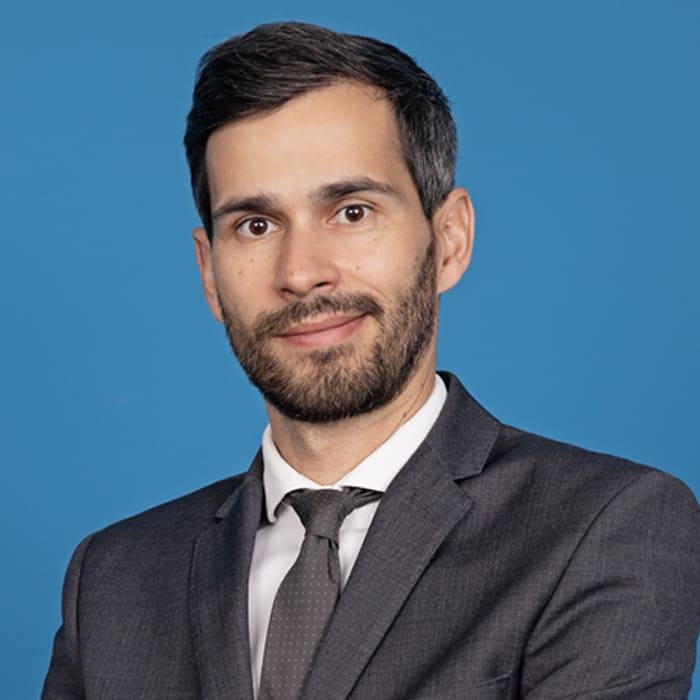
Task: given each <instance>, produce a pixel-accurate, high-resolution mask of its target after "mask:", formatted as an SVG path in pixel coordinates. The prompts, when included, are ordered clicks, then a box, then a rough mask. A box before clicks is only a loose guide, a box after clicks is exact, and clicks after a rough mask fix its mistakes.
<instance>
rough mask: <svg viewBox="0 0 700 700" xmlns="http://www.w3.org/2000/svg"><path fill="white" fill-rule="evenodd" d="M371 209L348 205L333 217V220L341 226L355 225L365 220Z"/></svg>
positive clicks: (358, 205)
mask: <svg viewBox="0 0 700 700" xmlns="http://www.w3.org/2000/svg"><path fill="white" fill-rule="evenodd" d="M371 211H372V209H371V208H370V207H368V206H367V205H366V204H348V205H347V206H346V207H343V208H342V209H340V210H339V211H338V213H337V214H336V215H335V217H334V218H335V220H336V221H338V222H339V223H341V224H357V223H359V222H360V221H363V220H364V219H366V218H367V217H368V216H369V214H370V212H371Z"/></svg>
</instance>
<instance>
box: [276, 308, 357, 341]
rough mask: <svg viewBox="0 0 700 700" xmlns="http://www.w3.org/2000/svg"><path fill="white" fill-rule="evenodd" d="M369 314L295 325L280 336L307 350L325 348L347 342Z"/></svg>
mask: <svg viewBox="0 0 700 700" xmlns="http://www.w3.org/2000/svg"><path fill="white" fill-rule="evenodd" d="M366 317H367V314H359V315H358V314H338V315H334V316H330V317H329V318H325V319H323V320H321V321H308V322H307V321H305V322H302V323H295V324H294V325H293V326H291V327H290V328H288V329H287V330H286V331H285V332H284V333H280V334H279V335H278V337H279V338H281V339H282V340H283V341H285V342H286V343H289V344H290V345H296V346H298V347H305V348H323V347H327V346H329V345H336V344H337V343H342V342H343V341H344V340H347V339H348V338H349V337H350V336H351V335H352V334H353V333H354V332H355V331H356V330H357V329H358V328H359V326H360V325H361V324H362V322H363V321H364V320H365V318H366Z"/></svg>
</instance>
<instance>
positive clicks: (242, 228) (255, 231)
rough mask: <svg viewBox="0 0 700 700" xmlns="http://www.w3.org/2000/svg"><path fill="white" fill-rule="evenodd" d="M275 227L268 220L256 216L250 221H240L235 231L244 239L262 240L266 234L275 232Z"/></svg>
mask: <svg viewBox="0 0 700 700" xmlns="http://www.w3.org/2000/svg"><path fill="white" fill-rule="evenodd" d="M277 228H278V227H277V226H276V225H275V224H274V223H273V222H271V221H270V220H269V219H265V218H263V217H261V216H256V217H253V218H251V219H246V220H245V221H242V222H241V223H240V224H239V225H238V226H237V227H236V230H237V231H238V233H239V234H240V235H241V236H243V237H245V238H262V237H263V236H266V235H267V234H268V233H272V232H273V231H276V230H277Z"/></svg>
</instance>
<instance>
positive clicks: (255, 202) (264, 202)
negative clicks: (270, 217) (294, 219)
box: [211, 194, 279, 221]
mask: <svg viewBox="0 0 700 700" xmlns="http://www.w3.org/2000/svg"><path fill="white" fill-rule="evenodd" d="M278 206H279V202H278V201H277V199H276V198H275V197H270V196H269V195H266V194H256V195H253V196H251V197H242V198H240V199H236V198H234V199H228V200H226V201H225V202H224V203H223V204H221V205H220V206H218V207H217V208H216V209H215V210H214V211H213V212H212V215H211V218H212V221H216V220H217V219H220V218H221V217H222V216H225V215H226V214H233V213H235V212H237V211H272V210H274V209H276V208H278Z"/></svg>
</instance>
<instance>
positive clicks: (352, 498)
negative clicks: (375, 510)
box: [285, 488, 382, 542]
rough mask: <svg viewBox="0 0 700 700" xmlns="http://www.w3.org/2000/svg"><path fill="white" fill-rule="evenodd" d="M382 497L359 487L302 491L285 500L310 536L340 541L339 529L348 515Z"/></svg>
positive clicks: (293, 492)
mask: <svg viewBox="0 0 700 700" xmlns="http://www.w3.org/2000/svg"><path fill="white" fill-rule="evenodd" d="M381 495H382V494H381V493H380V492H379V491H370V490H369V489H360V488H344V489H343V490H342V491H338V490H337V489H315V490H314V489H299V490H297V491H292V492H291V493H288V494H287V496H286V498H285V500H286V501H287V502H288V503H289V504H290V505H291V506H292V508H294V510H295V511H296V513H297V515H298V516H299V519H300V520H301V522H302V523H303V525H304V527H305V528H306V534H307V535H317V536H318V537H325V538H326V539H329V540H333V541H334V542H337V541H338V532H339V531H340V526H341V525H342V523H343V520H345V518H346V517H347V516H348V514H349V513H351V512H352V511H353V510H355V508H359V507H360V506H363V505H365V504H366V503H371V502H372V501H376V500H377V499H378V498H379V497H380V496H381Z"/></svg>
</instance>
